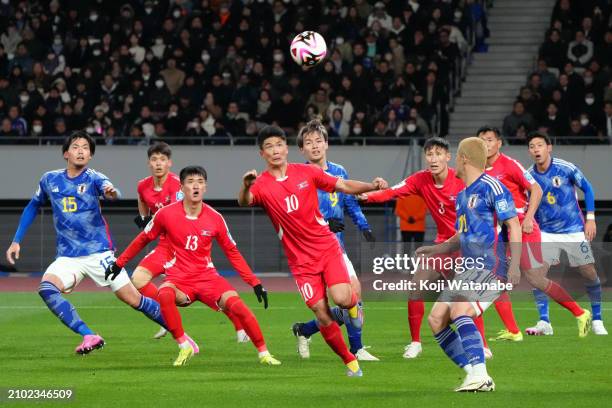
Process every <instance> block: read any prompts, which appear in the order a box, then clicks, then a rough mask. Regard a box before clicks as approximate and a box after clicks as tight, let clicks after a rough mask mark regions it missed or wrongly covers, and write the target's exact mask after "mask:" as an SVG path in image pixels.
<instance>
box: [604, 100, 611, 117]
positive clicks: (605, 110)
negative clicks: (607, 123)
mask: <svg viewBox="0 0 612 408" xmlns="http://www.w3.org/2000/svg"><path fill="white" fill-rule="evenodd" d="M604 112H605V113H606V116H612V102H606V106H605V107H604Z"/></svg>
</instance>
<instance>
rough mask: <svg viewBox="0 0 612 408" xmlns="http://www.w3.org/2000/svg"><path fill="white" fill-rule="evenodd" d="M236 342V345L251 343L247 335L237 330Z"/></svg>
mask: <svg viewBox="0 0 612 408" xmlns="http://www.w3.org/2000/svg"><path fill="white" fill-rule="evenodd" d="M236 341H237V342H238V343H248V342H249V341H251V338H250V337H249V335H248V334H246V332H245V331H244V330H238V331H237V332H236Z"/></svg>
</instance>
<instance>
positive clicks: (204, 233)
mask: <svg viewBox="0 0 612 408" xmlns="http://www.w3.org/2000/svg"><path fill="white" fill-rule="evenodd" d="M200 235H203V236H205V237H212V232H210V231H207V230H202V231H201V232H200Z"/></svg>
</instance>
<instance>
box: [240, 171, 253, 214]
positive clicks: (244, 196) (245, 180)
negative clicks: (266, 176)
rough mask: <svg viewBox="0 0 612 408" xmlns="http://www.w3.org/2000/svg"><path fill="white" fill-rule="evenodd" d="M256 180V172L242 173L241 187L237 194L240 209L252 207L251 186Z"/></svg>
mask: <svg viewBox="0 0 612 408" xmlns="http://www.w3.org/2000/svg"><path fill="white" fill-rule="evenodd" d="M256 178H257V170H255V169H253V170H250V171H247V172H246V173H244V176H242V186H240V191H239V192H238V205H240V206H241V207H248V206H250V205H253V201H254V198H253V194H252V193H251V186H252V185H253V182H254V181H255V179H256Z"/></svg>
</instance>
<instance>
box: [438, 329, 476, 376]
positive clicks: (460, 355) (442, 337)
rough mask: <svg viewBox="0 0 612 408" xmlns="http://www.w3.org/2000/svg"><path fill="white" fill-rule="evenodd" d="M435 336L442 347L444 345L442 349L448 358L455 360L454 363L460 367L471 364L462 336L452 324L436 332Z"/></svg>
mask: <svg viewBox="0 0 612 408" xmlns="http://www.w3.org/2000/svg"><path fill="white" fill-rule="evenodd" d="M434 338H435V339H436V341H437V342H438V344H439V345H440V347H442V350H444V352H445V353H446V355H447V356H448V358H450V359H451V360H453V363H455V364H457V365H458V366H459V368H463V367H465V366H466V365H468V364H469V362H468V359H467V357H466V355H465V351H464V350H463V346H462V345H461V338H460V337H459V335H458V334H457V332H456V331H454V330H453V329H451V327H450V326H446V328H445V329H444V330H442V331H441V332H440V333H437V334H434Z"/></svg>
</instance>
